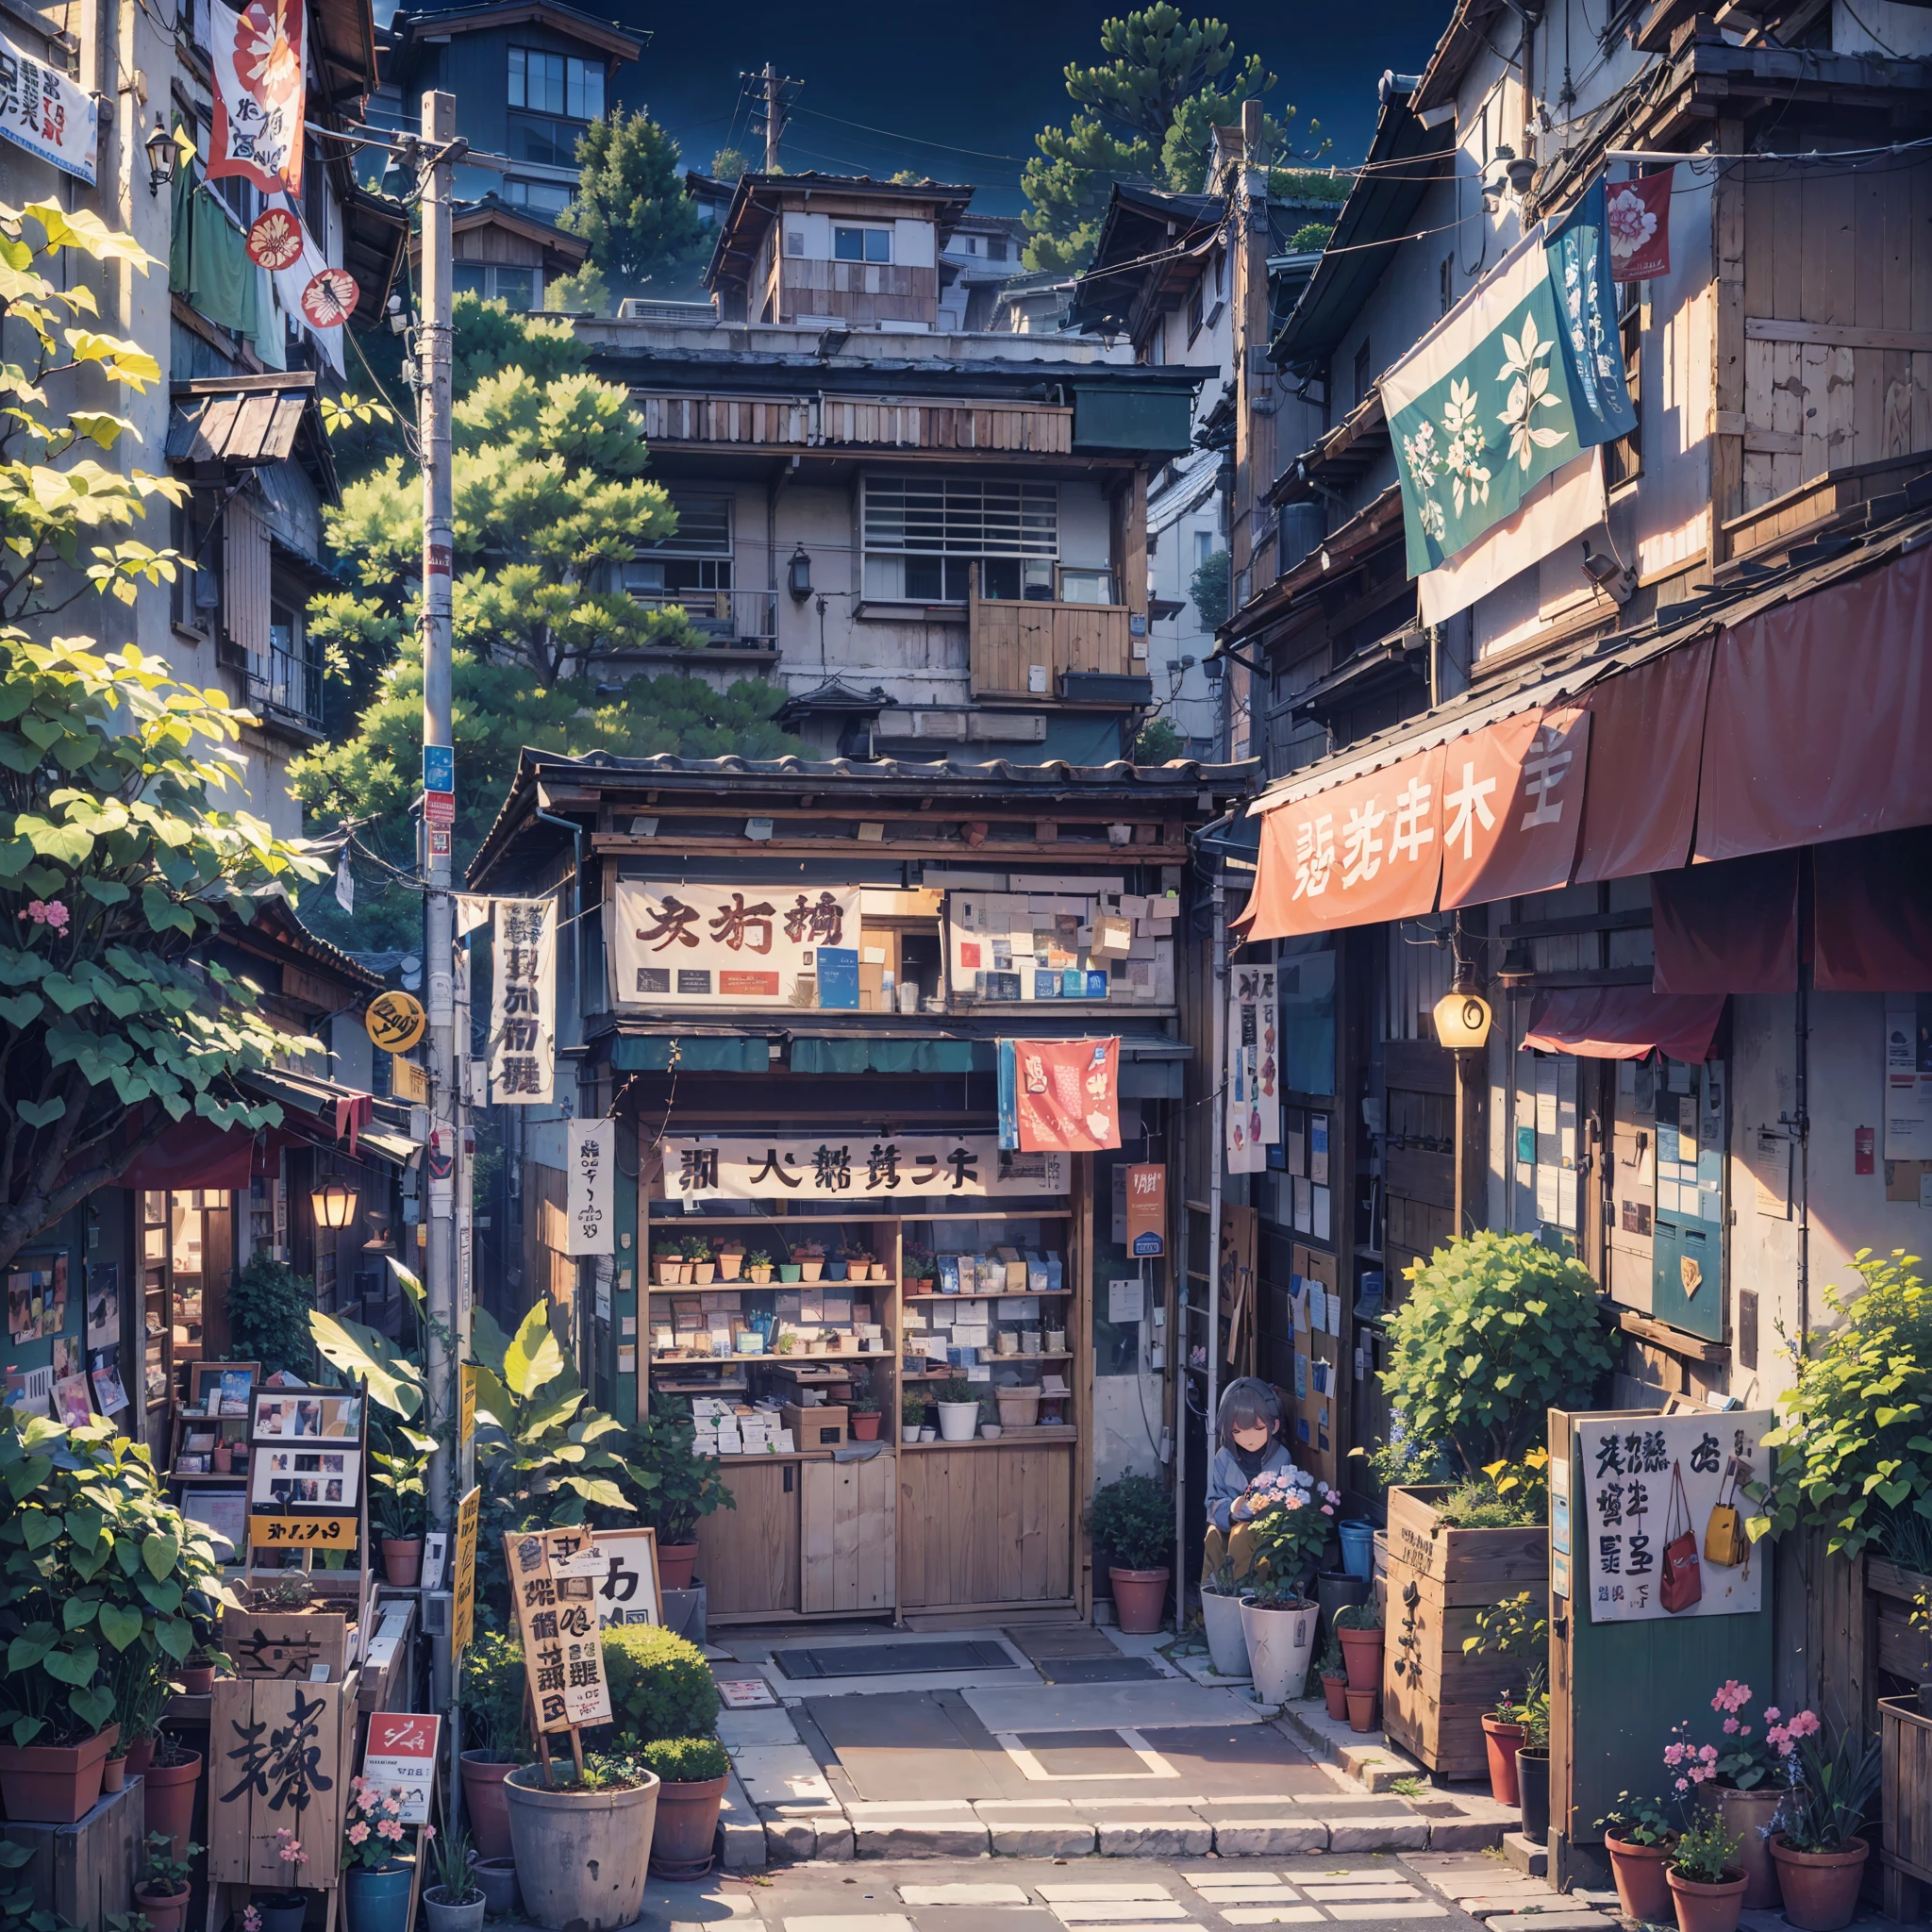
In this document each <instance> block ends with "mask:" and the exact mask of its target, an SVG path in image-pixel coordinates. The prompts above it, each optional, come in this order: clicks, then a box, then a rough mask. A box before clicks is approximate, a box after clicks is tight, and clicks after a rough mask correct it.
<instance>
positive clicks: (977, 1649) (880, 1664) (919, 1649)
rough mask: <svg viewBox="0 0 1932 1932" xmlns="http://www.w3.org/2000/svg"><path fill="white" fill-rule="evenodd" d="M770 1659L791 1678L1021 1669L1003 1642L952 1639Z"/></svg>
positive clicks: (872, 1645) (784, 1653)
mask: <svg viewBox="0 0 1932 1932" xmlns="http://www.w3.org/2000/svg"><path fill="white" fill-rule="evenodd" d="M772 1661H773V1662H774V1664H776V1665H777V1666H778V1668H779V1669H780V1670H781V1671H783V1672H784V1673H785V1674H786V1675H787V1676H788V1677H791V1678H793V1679H804V1678H808V1677H905V1676H913V1675H916V1674H919V1673H921V1672H926V1671H1017V1670H1018V1669H1019V1668H1020V1666H1019V1665H1018V1664H1016V1663H1015V1662H1014V1661H1013V1659H1012V1657H1011V1655H1010V1654H1009V1653H1008V1650H1007V1647H1006V1645H1005V1644H1003V1643H975V1642H973V1641H970V1640H969V1639H966V1638H948V1639H941V1640H937V1641H932V1642H925V1643H917V1642H915V1643H855V1644H853V1645H852V1646H851V1647H850V1648H849V1649H839V1650H779V1651H774V1652H773V1653H772Z"/></svg>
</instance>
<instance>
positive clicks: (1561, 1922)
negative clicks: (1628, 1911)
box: [1485, 1912, 1617, 1932]
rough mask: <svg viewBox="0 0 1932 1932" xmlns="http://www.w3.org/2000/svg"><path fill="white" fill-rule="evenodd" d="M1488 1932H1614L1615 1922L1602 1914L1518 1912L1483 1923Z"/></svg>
mask: <svg viewBox="0 0 1932 1932" xmlns="http://www.w3.org/2000/svg"><path fill="white" fill-rule="evenodd" d="M1485 1923H1486V1924H1488V1926H1489V1928H1490V1932H1616V1928H1617V1922H1616V1921H1615V1920H1614V1919H1612V1918H1609V1917H1607V1916H1606V1915H1605V1914H1604V1913H1602V1912H1518V1913H1516V1914H1515V1915H1513V1916H1507V1917H1504V1918H1499V1919H1490V1920H1487V1921H1486V1922H1485Z"/></svg>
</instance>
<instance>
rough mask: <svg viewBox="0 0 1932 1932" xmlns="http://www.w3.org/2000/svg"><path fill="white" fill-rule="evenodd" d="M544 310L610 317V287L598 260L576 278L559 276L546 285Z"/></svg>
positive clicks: (588, 265) (585, 266) (544, 288)
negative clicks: (597, 262)
mask: <svg viewBox="0 0 1932 1932" xmlns="http://www.w3.org/2000/svg"><path fill="white" fill-rule="evenodd" d="M543 307H544V308H545V309H546V310H547V311H548V312H549V313H550V314H552V315H608V313H609V312H610V285H609V283H608V282H607V281H606V280H605V279H604V271H603V270H602V269H600V268H599V267H598V266H597V264H596V263H595V262H594V261H587V262H585V263H584V265H583V267H582V268H580V269H578V271H577V272H576V274H575V275H558V277H557V278H556V279H555V280H554V281H549V282H545V283H544V284H543Z"/></svg>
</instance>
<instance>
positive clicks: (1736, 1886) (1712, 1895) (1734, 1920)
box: [1664, 1866, 1745, 1932]
mask: <svg viewBox="0 0 1932 1932" xmlns="http://www.w3.org/2000/svg"><path fill="white" fill-rule="evenodd" d="M1731 1869H1732V1875H1731V1876H1730V1877H1728V1878H1726V1879H1725V1880H1724V1882H1723V1883H1722V1884H1721V1885H1705V1884H1702V1883H1700V1882H1699V1881H1698V1880H1697V1879H1695V1878H1686V1877H1685V1876H1684V1874H1682V1873H1681V1872H1674V1871H1672V1870H1671V1869H1670V1868H1669V1867H1668V1866H1667V1867H1666V1868H1665V1870H1664V1877H1665V1880H1666V1881H1667V1882H1668V1884H1669V1885H1670V1888H1671V1899H1672V1902H1673V1903H1674V1905H1675V1906H1676V1907H1677V1932H1738V1914H1739V1913H1740V1912H1741V1911H1742V1910H1743V1909H1744V1882H1745V1881H1744V1874H1742V1873H1741V1872H1740V1871H1738V1870H1737V1869H1736V1867H1732V1868H1731Z"/></svg>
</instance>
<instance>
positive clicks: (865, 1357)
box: [651, 1348, 1037, 1369]
mask: <svg viewBox="0 0 1932 1932" xmlns="http://www.w3.org/2000/svg"><path fill="white" fill-rule="evenodd" d="M897 1358H898V1357H897V1353H896V1351H894V1350H892V1349H890V1348H874V1349H869V1350H866V1351H864V1352H863V1353H861V1352H860V1351H858V1350H857V1349H850V1350H847V1351H846V1352H845V1353H843V1354H841V1355H827V1354H825V1353H824V1352H823V1351H822V1350H814V1351H813V1352H812V1353H811V1354H810V1355H774V1354H772V1353H771V1352H770V1351H769V1350H767V1351H766V1352H765V1353H764V1354H762V1355H654V1356H653V1357H651V1364H652V1366H653V1367H654V1368H655V1367H656V1366H657V1364H658V1363H659V1362H662V1363H664V1364H665V1366H666V1367H668V1368H676V1369H701V1368H705V1367H707V1366H708V1365H709V1364H711V1363H714V1362H715V1363H717V1364H718V1365H720V1366H721V1367H722V1366H723V1365H724V1363H725V1362H729V1363H731V1364H732V1365H733V1367H735V1368H744V1367H749V1366H750V1365H751V1364H752V1363H754V1362H761V1363H763V1364H764V1365H765V1366H766V1367H767V1368H794V1369H795V1368H800V1367H805V1366H808V1365H809V1364H810V1363H813V1362H890V1361H895V1360H896V1359H897ZM1036 1359H1037V1357H1036Z"/></svg>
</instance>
